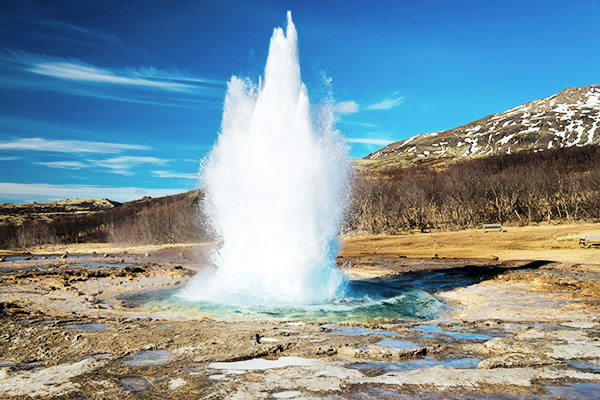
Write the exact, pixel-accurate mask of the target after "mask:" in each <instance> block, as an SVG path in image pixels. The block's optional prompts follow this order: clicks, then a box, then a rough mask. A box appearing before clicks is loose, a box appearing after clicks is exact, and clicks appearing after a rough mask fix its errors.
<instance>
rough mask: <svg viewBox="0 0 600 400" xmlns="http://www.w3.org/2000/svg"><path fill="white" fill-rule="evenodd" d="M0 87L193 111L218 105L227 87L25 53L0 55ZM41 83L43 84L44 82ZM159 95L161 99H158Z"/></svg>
mask: <svg viewBox="0 0 600 400" xmlns="http://www.w3.org/2000/svg"><path fill="white" fill-rule="evenodd" d="M0 66H1V67H3V69H4V70H5V72H6V73H5V74H3V76H0V87H5V88H11V89H35V90H54V91H61V92H64V93H68V94H73V95H78V96H87V97H96V98H100V99H105V100H111V101H127V102H134V103H140V104H149V105H158V106H170V107H181V108H191V107H194V106H196V107H197V106H198V104H200V103H202V104H206V103H209V102H210V103H214V104H216V103H217V102H219V103H220V102H221V101H222V98H223V94H224V91H225V83H224V82H222V81H220V80H216V79H210V78H203V77H198V76H194V75H191V74H188V73H186V72H182V71H177V70H175V71H165V70H161V69H158V68H154V67H137V68H134V67H123V68H113V67H102V66H96V65H93V64H90V63H87V62H84V61H82V60H78V59H65V58H61V57H52V56H46V55H39V54H33V53H28V52H23V51H11V50H6V49H5V50H0ZM42 77H44V78H42ZM157 92H161V93H157Z"/></svg>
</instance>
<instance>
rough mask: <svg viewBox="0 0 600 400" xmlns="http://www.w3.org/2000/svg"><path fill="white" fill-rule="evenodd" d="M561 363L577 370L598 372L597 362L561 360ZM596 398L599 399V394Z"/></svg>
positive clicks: (599, 368)
mask: <svg viewBox="0 0 600 400" xmlns="http://www.w3.org/2000/svg"><path fill="white" fill-rule="evenodd" d="M563 362H564V363H565V364H568V365H570V366H571V367H573V368H577V369H584V370H588V371H593V372H597V371H600V364H599V363H598V361H587V360H585V361H584V360H563ZM598 397H600V393H598Z"/></svg>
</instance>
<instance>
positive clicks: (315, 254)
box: [181, 12, 349, 305]
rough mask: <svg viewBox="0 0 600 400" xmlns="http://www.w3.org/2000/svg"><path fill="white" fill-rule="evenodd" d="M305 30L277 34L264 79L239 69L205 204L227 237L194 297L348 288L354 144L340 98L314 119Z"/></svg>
mask: <svg viewBox="0 0 600 400" xmlns="http://www.w3.org/2000/svg"><path fill="white" fill-rule="evenodd" d="M297 41H298V37H297V33H296V28H295V26H294V23H293V22H292V17H291V13H290V12H288V15H287V29H286V31H285V33H284V31H283V29H281V28H276V29H275V30H274V32H273V36H272V38H271V43H270V46H269V55H268V58H267V64H266V67H265V72H264V79H262V80H260V81H259V83H258V84H257V85H255V84H253V83H252V82H250V81H249V80H247V79H240V78H237V77H235V76H234V77H232V78H231V80H230V82H229V84H228V89H227V95H226V97H225V105H224V112H223V121H222V126H221V132H220V134H219V138H218V141H217V143H216V145H215V146H214V148H213V149H212V152H211V153H210V155H209V157H208V158H207V160H205V165H204V169H203V181H204V184H205V187H206V198H205V207H206V210H205V211H206V214H207V215H208V217H209V221H210V224H211V225H212V227H213V228H214V230H215V232H216V234H217V235H218V237H219V238H220V239H221V241H222V246H221V247H220V248H219V249H217V250H215V251H214V252H213V254H212V263H213V268H211V269H210V270H206V271H203V272H201V273H199V274H198V275H197V276H196V277H194V279H193V280H192V281H191V282H190V283H189V284H188V285H187V287H186V288H185V289H184V290H183V291H182V293H181V296H182V297H183V298H185V299H188V300H194V301H208V302H212V303H224V304H233V305H263V304H264V305H273V304H282V305H285V304H287V305H302V304H306V305H308V304H319V303H324V302H331V301H332V300H335V299H336V298H338V297H340V296H342V295H343V292H344V286H345V279H344V277H343V275H342V274H341V272H340V271H339V269H338V268H337V267H336V265H335V262H334V258H335V255H336V253H337V251H338V243H337V234H338V232H339V226H340V222H341V219H342V214H343V211H344V208H345V204H346V202H347V197H348V193H347V191H348V186H349V185H348V178H349V165H348V157H347V146H346V144H345V142H344V140H343V139H342V137H341V135H340V133H339V132H338V131H336V130H335V129H334V127H333V121H334V119H333V115H332V111H331V107H322V108H321V109H320V110H319V111H318V112H315V113H314V114H316V115H317V116H318V117H315V118H314V119H311V112H310V111H311V110H310V102H309V98H308V94H307V90H306V87H305V85H304V84H303V83H302V80H301V77H300V66H299V63H298V51H297Z"/></svg>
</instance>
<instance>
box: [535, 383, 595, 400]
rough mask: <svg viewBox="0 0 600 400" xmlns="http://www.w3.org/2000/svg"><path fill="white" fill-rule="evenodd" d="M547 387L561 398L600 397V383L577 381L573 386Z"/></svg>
mask: <svg viewBox="0 0 600 400" xmlns="http://www.w3.org/2000/svg"><path fill="white" fill-rule="evenodd" d="M546 389H548V391H549V392H550V393H551V394H552V395H554V396H557V397H558V398H560V399H570V400H589V399H597V398H600V385H599V384H595V383H576V384H574V385H571V386H547V387H546Z"/></svg>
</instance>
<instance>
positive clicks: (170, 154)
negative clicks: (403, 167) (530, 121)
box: [0, 0, 600, 202]
mask: <svg viewBox="0 0 600 400" xmlns="http://www.w3.org/2000/svg"><path fill="white" fill-rule="evenodd" d="M287 10H292V13H293V18H294V23H295V24H296V27H297V29H298V34H299V38H300V42H299V46H300V63H301V69H302V74H303V79H304V81H305V83H306V84H307V87H308V89H309V95H310V96H311V100H312V101H313V102H315V103H318V102H319V101H321V100H323V99H324V98H325V97H326V95H327V93H328V92H329V90H331V91H332V92H333V96H334V98H335V100H336V102H337V110H338V113H337V115H338V118H339V120H338V123H337V127H338V129H339V130H340V131H342V132H343V133H344V134H345V135H346V136H347V137H348V141H349V144H350V146H351V156H353V157H364V156H365V155H367V154H368V153H370V152H372V151H374V150H376V149H378V148H379V147H382V146H383V145H385V144H387V143H390V142H392V141H396V140H401V139H406V138H408V137H410V136H413V135H415V134H418V133H423V132H431V131H438V130H444V129H451V128H454V127H456V126H459V125H462V124H465V123H468V122H470V121H472V120H475V119H478V118H481V117H483V116H486V115H489V114H492V113H495V112H501V111H505V110H507V109H509V108H511V107H514V106H517V105H519V104H522V103H524V102H526V101H531V100H535V99H538V98H541V97H545V96H549V95H552V94H554V93H557V92H559V91H560V90H562V89H564V88H566V87H572V86H585V85H592V84H598V83H600V79H599V73H600V72H599V71H600V69H599V68H598V65H600V29H598V22H597V17H598V15H600V2H598V1H592V0H589V1H586V0H580V1H573V2H565V1H551V0H546V1H504V2H490V1H481V0H478V1H452V2H450V1H427V0H423V1H418V2H417V1H400V0H398V1H375V2H365V1H348V0H345V1H319V2H316V1H298V2H294V1H283V0H281V1H254V2H251V1H168V2H167V1H147V0H143V1H126V2H123V1H109V0H105V1H82V0H78V1H74V0H73V1H52V2H48V1H27V0H17V1H11V0H5V1H3V2H2V3H1V4H0V171H1V172H0V201H8V202H27V201H47V200H52V199H62V198H74V197H108V198H111V199H114V200H119V201H125V200H131V199H134V198H139V197H142V196H145V195H150V196H160V195H166V194H171V193H178V192H181V191H185V190H189V189H193V188H195V187H197V185H198V182H197V179H196V176H197V171H198V167H199V163H200V160H201V159H202V157H204V156H205V155H206V154H207V153H208V151H209V150H210V148H211V146H212V144H213V143H214V141H215V139H216V137H217V134H218V131H219V126H220V122H221V112H222V105H223V100H224V96H225V85H226V82H227V81H228V80H229V78H230V77H231V75H238V76H247V77H250V78H252V79H253V80H256V79H257V78H258V76H259V75H260V74H261V73H262V69H263V67H264V63H265V61H266V56H267V50H268V43H269V38H270V36H271V33H272V31H273V28H275V27H277V26H283V25H284V23H285V18H286V11H287ZM324 76H326V77H328V78H330V79H331V84H330V86H327V85H326V84H325V83H324V81H325V80H324V79H323V77H324Z"/></svg>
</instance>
